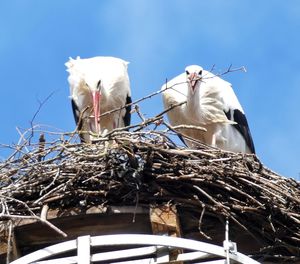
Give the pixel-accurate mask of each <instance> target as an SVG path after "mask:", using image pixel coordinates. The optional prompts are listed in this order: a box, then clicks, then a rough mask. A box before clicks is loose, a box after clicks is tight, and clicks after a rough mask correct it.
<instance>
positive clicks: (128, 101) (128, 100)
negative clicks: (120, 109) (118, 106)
mask: <svg viewBox="0 0 300 264" xmlns="http://www.w3.org/2000/svg"><path fill="white" fill-rule="evenodd" d="M131 103H132V100H131V97H130V96H128V95H127V97H126V105H127V106H126V113H125V116H124V117H123V120H124V125H125V126H129V125H130V120H131V113H130V112H131ZM128 104H129V105H128Z"/></svg>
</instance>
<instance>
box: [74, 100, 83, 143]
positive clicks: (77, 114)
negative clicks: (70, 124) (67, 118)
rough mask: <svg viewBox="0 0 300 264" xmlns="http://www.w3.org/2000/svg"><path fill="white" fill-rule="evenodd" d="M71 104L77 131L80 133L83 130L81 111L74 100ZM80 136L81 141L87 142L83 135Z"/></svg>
mask: <svg viewBox="0 0 300 264" xmlns="http://www.w3.org/2000/svg"><path fill="white" fill-rule="evenodd" d="M71 103H72V110H73V115H74V119H75V122H76V125H77V130H78V131H80V130H81V128H82V120H80V110H79V108H78V106H77V104H76V103H75V101H74V99H72V101H71ZM79 136H80V141H81V142H85V141H84V138H83V136H82V135H81V134H79Z"/></svg>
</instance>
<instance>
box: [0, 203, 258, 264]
mask: <svg viewBox="0 0 300 264" xmlns="http://www.w3.org/2000/svg"><path fill="white" fill-rule="evenodd" d="M44 214H45V215H46V217H47V220H49V221H50V222H51V223H52V224H53V225H55V226H56V227H58V228H59V229H60V230H62V231H63V232H65V233H66V234H67V237H63V236H62V235H61V234H59V233H57V232H56V231H55V230H53V229H51V228H50V227H49V226H48V225H45V224H43V223H41V222H36V221H32V220H29V221H22V222H20V224H19V226H18V227H16V228H15V230H14V233H13V234H14V236H13V237H14V240H13V249H14V250H13V252H12V254H11V256H12V259H16V258H18V257H20V256H23V255H26V254H28V253H31V252H33V251H35V250H37V249H41V248H44V247H46V246H49V245H53V244H56V243H59V242H63V241H67V240H71V239H75V238H77V237H78V236H83V235H91V236H96V235H110V234H164V235H168V236H177V237H184V238H191V239H195V240H199V241H203V242H208V243H213V244H216V245H220V246H222V243H223V241H224V238H225V224H224V225H223V224H222V219H215V218H213V217H211V218H210V217H207V216H206V217H205V218H203V219H201V215H200V214H199V215H195V213H194V212H190V211H189V210H188V209H186V208H178V209H177V208H175V207H174V206H168V205H165V206H158V207H156V206H151V207H147V206H145V207H127V206H123V207H113V206H111V207H105V208H103V207H92V208H89V209H88V210H86V211H84V210H78V209H76V208H74V209H71V210H65V211H58V210H49V211H47V212H46V213H45V212H44ZM230 239H231V240H232V241H234V242H237V244H238V250H239V252H241V253H244V254H248V253H251V252H253V251H256V250H258V249H259V243H258V242H257V241H255V240H254V239H253V238H252V237H250V236H249V235H248V234H246V232H244V231H243V230H241V229H240V228H238V227H236V226H234V225H232V226H231V232H230ZM6 250H7V245H6V244H5V243H4V242H1V255H0V263H4V260H5V258H6ZM178 253H180V252H174V254H178Z"/></svg>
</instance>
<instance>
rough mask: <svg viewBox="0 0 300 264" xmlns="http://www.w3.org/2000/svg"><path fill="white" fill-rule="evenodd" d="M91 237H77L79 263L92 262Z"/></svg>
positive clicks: (87, 263)
mask: <svg viewBox="0 0 300 264" xmlns="http://www.w3.org/2000/svg"><path fill="white" fill-rule="evenodd" d="M90 243H91V237H90V236H80V237H78V238H77V256H78V264H90V263H91V261H90V258H91V246H90Z"/></svg>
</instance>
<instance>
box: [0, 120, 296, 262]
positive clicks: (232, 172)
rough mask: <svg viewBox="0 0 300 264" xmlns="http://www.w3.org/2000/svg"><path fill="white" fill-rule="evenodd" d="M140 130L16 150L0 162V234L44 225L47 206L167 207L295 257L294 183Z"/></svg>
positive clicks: (253, 164)
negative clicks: (29, 223) (224, 223)
mask: <svg viewBox="0 0 300 264" xmlns="http://www.w3.org/2000/svg"><path fill="white" fill-rule="evenodd" d="M150 123H151V122H150ZM142 127H143V125H142V126H141V127H140V128H139V127H138V128H136V129H135V132H127V131H120V130H119V131H114V132H112V133H110V134H108V135H107V136H105V137H103V138H100V139H99V141H98V142H97V143H96V144H80V143H76V142H75V141H74V140H66V139H65V138H61V139H57V140H55V141H53V142H51V143H47V142H45V141H44V140H43V138H40V142H39V143H37V144H32V143H30V146H29V143H28V142H27V145H26V144H25V145H22V146H19V147H15V149H16V150H15V152H14V153H13V154H12V155H11V156H10V157H9V158H8V159H7V160H5V161H3V162H1V163H0V167H1V172H0V182H1V183H0V184H1V188H0V198H1V203H0V212H1V214H0V220H2V222H1V225H2V231H3V229H6V228H8V226H9V225H8V224H7V223H8V222H9V223H10V224H11V223H17V221H18V220H19V219H22V218H24V219H25V218H33V219H37V220H40V221H45V220H42V219H41V218H40V212H41V208H42V206H43V205H45V204H47V205H48V206H49V207H50V208H68V207H76V206H78V207H79V206H80V207H82V206H87V207H88V206H93V205H99V204H113V205H137V204H144V205H145V204H151V203H165V202H171V203H173V204H178V205H182V206H185V207H188V208H190V210H192V211H194V212H197V213H198V214H199V213H200V214H201V218H203V217H205V215H206V214H209V215H215V216H217V217H224V218H228V219H229V220H230V221H231V223H234V224H236V225H238V226H239V227H241V228H242V229H243V230H244V231H245V232H248V233H249V234H251V236H253V237H255V238H257V240H259V241H262V243H263V245H264V248H261V251H260V252H259V253H257V254H258V255H259V254H261V255H263V253H264V251H266V252H267V254H269V255H272V254H273V255H278V256H282V257H292V258H293V259H296V258H297V256H298V257H299V256H300V252H299V245H300V188H299V187H300V184H299V182H296V181H295V180H293V179H287V178H284V177H281V176H279V175H277V174H276V173H274V172H272V171H270V170H269V169H267V168H265V167H264V166H263V165H262V164H261V162H260V161H259V160H258V158H257V157H256V156H255V155H245V154H237V153H231V152H225V151H221V150H217V149H214V148H211V147H207V146H202V147H200V148H199V149H198V150H191V149H186V148H184V147H178V146H176V145H175V144H174V142H173V141H172V140H171V139H170V138H169V136H168V134H166V133H165V132H163V131H157V130H149V131H145V130H141V128H142ZM204 209H205V210H204ZM203 214H204V216H203Z"/></svg>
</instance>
